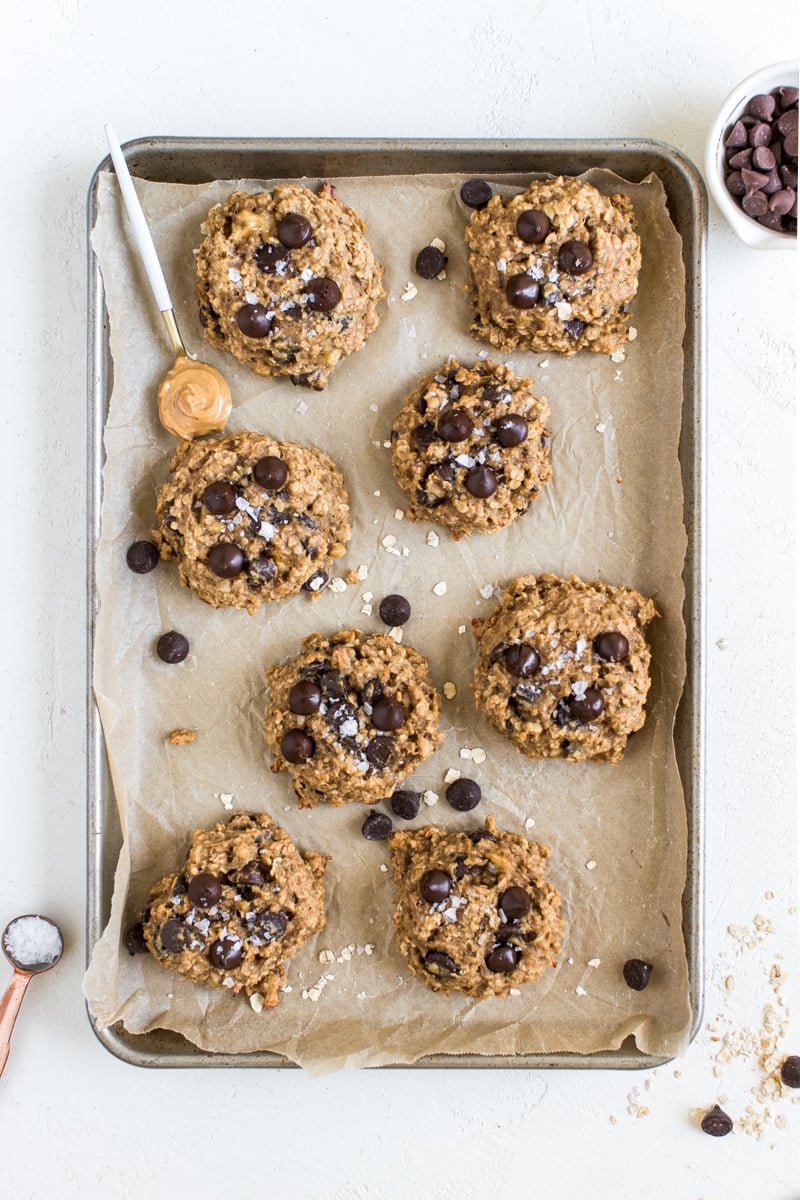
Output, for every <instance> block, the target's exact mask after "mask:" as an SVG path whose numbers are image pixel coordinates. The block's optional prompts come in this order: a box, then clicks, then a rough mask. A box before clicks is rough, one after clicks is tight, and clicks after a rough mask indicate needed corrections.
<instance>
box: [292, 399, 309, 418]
mask: <svg viewBox="0 0 800 1200" xmlns="http://www.w3.org/2000/svg"><path fill="white" fill-rule="evenodd" d="M294 411H295V412H298V413H300V416H301V417H304V416H305V415H306V413H307V412H308V405H307V404H306V402H305V400H301V401H300V403H299V404H298V405H297V408H296V409H295V410H294Z"/></svg>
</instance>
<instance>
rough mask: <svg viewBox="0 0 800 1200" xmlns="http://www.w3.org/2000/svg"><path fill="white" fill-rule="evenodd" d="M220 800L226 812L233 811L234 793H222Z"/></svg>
mask: <svg viewBox="0 0 800 1200" xmlns="http://www.w3.org/2000/svg"><path fill="white" fill-rule="evenodd" d="M219 800H220V804H221V805H222V807H223V808H224V809H225V811H226V812H232V811H233V793H232V792H220V794H219Z"/></svg>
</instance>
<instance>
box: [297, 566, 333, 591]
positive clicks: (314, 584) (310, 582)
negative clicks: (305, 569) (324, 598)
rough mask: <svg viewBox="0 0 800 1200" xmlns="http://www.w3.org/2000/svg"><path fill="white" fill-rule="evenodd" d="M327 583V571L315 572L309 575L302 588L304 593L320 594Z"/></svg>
mask: <svg viewBox="0 0 800 1200" xmlns="http://www.w3.org/2000/svg"><path fill="white" fill-rule="evenodd" d="M327 582H328V572H327V571H315V572H314V574H313V575H309V577H308V579H307V580H306V581H305V583H304V584H303V585H302V588H303V591H304V592H321V591H322V589H323V588H324V586H325V584H326V583H327Z"/></svg>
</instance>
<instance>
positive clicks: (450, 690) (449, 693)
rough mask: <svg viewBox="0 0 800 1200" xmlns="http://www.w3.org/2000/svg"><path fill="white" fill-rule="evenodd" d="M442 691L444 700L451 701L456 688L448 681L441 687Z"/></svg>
mask: <svg viewBox="0 0 800 1200" xmlns="http://www.w3.org/2000/svg"><path fill="white" fill-rule="evenodd" d="M442 691H443V692H444V694H445V697H446V699H448V700H453V699H455V695H456V691H457V688H456V685H455V684H454V683H452V682H451V681H450V680H449V679H448V681H447V682H446V683H445V685H444V686H443V688H442Z"/></svg>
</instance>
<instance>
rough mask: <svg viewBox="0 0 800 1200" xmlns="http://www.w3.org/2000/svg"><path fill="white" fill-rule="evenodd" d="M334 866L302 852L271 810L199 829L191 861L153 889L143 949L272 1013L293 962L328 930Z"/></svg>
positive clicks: (195, 979) (322, 857) (239, 815)
mask: <svg viewBox="0 0 800 1200" xmlns="http://www.w3.org/2000/svg"><path fill="white" fill-rule="evenodd" d="M327 863H328V858H327V857H326V856H325V855H323V854H317V853H315V852H314V851H313V850H309V851H306V852H305V853H303V854H301V853H300V851H298V849H297V848H296V846H295V845H294V843H293V842H292V840H291V839H290V837H289V835H288V834H287V833H286V832H285V830H283V829H280V828H279V827H278V826H277V825H276V824H275V823H274V822H273V821H272V820H271V818H270V817H268V816H267V815H266V814H264V813H237V815H236V816H235V817H233V818H232V819H231V820H230V821H229V822H228V824H227V825H225V824H219V825H215V826H214V828H213V829H210V830H203V829H200V830H197V831H196V832H195V833H194V834H193V835H192V845H191V849H190V851H189V856H188V859H187V861H186V862H185V864H184V865H183V866H182V867H181V868H180V870H178V871H174V872H172V873H171V874H169V875H165V876H164V878H163V879H161V880H159V882H158V883H157V884H155V886H154V887H153V888H152V889H151V892H150V896H149V898H148V902H147V908H146V909H145V913H144V916H143V937H144V944H145V947H146V948H147V949H148V950H149V951H150V953H151V954H152V955H153V957H154V958H156V959H157V960H158V962H160V963H161V964H162V966H165V967H169V969H170V970H171V971H177V972H178V974H179V975H184V976H185V977H186V978H187V979H190V980H192V982H194V983H201V984H204V985H206V986H207V987H215V988H226V989H227V990H229V991H231V992H233V993H234V995H236V994H238V993H239V992H242V991H243V992H246V993H247V995H248V996H254V997H255V996H257V997H259V1000H258V1001H256V1002H255V1003H254V1004H253V1007H254V1008H258V1009H260V1008H261V1007H264V1008H274V1007H275V1006H276V1004H277V1003H278V992H279V991H280V989H281V988H282V987H283V986H284V984H285V983H286V971H285V969H284V963H285V961H286V959H289V958H292V957H293V956H294V955H295V954H296V953H297V951H298V950H299V949H300V947H301V946H303V945H305V943H306V942H307V941H308V940H309V938H311V937H313V936H314V934H316V933H318V932H319V931H320V930H321V929H322V928H323V927H324V925H325V907H324V906H325V885H324V882H323V874H324V872H325V867H326V865H327ZM262 1001H263V1004H262Z"/></svg>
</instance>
